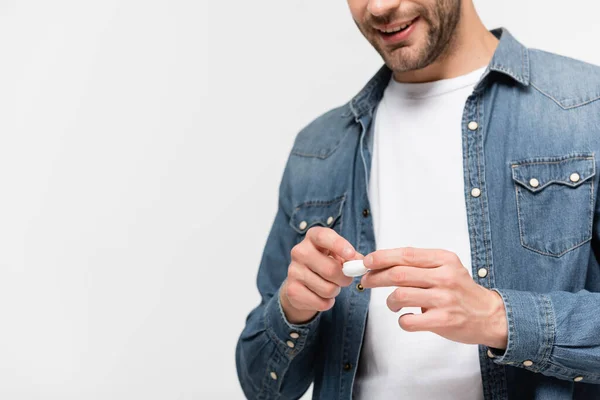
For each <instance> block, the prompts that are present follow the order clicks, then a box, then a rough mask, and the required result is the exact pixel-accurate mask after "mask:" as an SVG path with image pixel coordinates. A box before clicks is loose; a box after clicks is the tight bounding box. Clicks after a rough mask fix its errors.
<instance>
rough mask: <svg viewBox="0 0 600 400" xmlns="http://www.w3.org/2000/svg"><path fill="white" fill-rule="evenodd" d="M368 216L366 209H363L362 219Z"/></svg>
mask: <svg viewBox="0 0 600 400" xmlns="http://www.w3.org/2000/svg"><path fill="white" fill-rule="evenodd" d="M369 214H370V211H369V210H368V209H367V208H365V209H364V210H363V217H365V218H367V217H368V216H369Z"/></svg>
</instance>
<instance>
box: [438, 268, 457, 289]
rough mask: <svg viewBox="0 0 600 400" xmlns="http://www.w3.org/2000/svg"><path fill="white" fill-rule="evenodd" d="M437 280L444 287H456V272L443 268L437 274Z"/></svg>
mask: <svg viewBox="0 0 600 400" xmlns="http://www.w3.org/2000/svg"><path fill="white" fill-rule="evenodd" d="M437 282H438V284H439V285H440V286H442V287H447V288H452V287H454V274H452V273H451V272H450V271H447V270H441V271H440V272H439V274H438V276H437Z"/></svg>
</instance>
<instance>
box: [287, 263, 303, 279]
mask: <svg viewBox="0 0 600 400" xmlns="http://www.w3.org/2000/svg"><path fill="white" fill-rule="evenodd" d="M300 268H301V267H300V265H298V264H297V263H295V262H292V263H291V264H290V266H289V268H288V278H289V279H290V280H292V281H294V280H297V281H299V280H302V279H301V278H302V274H301V271H300Z"/></svg>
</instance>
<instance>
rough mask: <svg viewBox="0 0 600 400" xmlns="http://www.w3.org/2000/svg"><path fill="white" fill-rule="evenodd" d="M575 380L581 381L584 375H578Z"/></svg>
mask: <svg viewBox="0 0 600 400" xmlns="http://www.w3.org/2000/svg"><path fill="white" fill-rule="evenodd" d="M573 380H574V381H575V382H581V381H582V380H583V376H578V377H576V378H575V379H573Z"/></svg>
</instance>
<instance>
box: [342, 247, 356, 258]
mask: <svg viewBox="0 0 600 400" xmlns="http://www.w3.org/2000/svg"><path fill="white" fill-rule="evenodd" d="M343 254H344V257H345V258H351V257H352V256H353V255H354V250H352V248H350V247H347V246H346V247H344V251H343Z"/></svg>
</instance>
